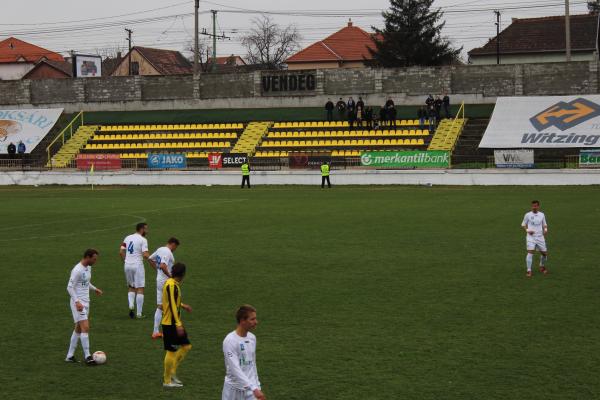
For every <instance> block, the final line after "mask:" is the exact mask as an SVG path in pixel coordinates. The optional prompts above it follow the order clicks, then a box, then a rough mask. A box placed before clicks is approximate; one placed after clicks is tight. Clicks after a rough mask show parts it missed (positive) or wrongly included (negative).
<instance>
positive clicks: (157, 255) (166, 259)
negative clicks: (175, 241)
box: [150, 246, 175, 284]
mask: <svg viewBox="0 0 600 400" xmlns="http://www.w3.org/2000/svg"><path fill="white" fill-rule="evenodd" d="M150 259H151V260H154V262H156V282H162V283H163V284H164V283H165V282H166V281H167V279H169V277H168V276H167V275H165V273H164V272H163V270H162V269H160V264H165V265H166V266H167V269H168V270H169V273H171V272H172V271H173V264H175V257H174V256H173V252H172V251H171V249H169V248H168V247H167V246H164V247H160V248H159V249H157V250H156V251H155V252H154V253H152V255H151V256H150Z"/></svg>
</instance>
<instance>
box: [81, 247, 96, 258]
mask: <svg viewBox="0 0 600 400" xmlns="http://www.w3.org/2000/svg"><path fill="white" fill-rule="evenodd" d="M96 254H100V253H98V250H96V249H87V250H86V251H85V252H84V253H83V258H92V257H94V256H95V255H96Z"/></svg>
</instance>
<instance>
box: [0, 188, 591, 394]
mask: <svg viewBox="0 0 600 400" xmlns="http://www.w3.org/2000/svg"><path fill="white" fill-rule="evenodd" d="M0 195H1V198H2V208H1V209H0V243H1V246H2V262H1V263H0V271H1V275H0V276H1V277H2V278H1V279H0V304H1V305H2V311H3V312H2V314H3V315H4V317H3V318H2V329H1V330H0V332H1V333H0V342H1V355H2V358H1V361H0V393H1V396H0V397H1V398H3V399H11V400H14V399H220V395H221V388H222V381H223V375H224V366H223V355H222V351H221V344H222V340H223V338H224V336H225V335H226V334H227V333H228V332H230V331H231V330H233V328H234V325H235V321H234V319H233V312H234V310H235V308H236V306H238V305H239V304H242V303H250V304H252V305H254V306H255V307H257V309H258V318H259V321H260V323H259V326H258V329H257V330H256V332H255V333H256V335H257V337H258V354H257V361H258V371H259V375H260V378H261V382H262V384H263V389H264V392H265V394H266V395H267V397H268V398H269V399H278V400H281V399H284V400H291V399H302V400H306V399H323V400H330V399H331V400H335V399H352V400H355V399H386V400H388V399H415V400H423V399H478V400H479V399H502V400H506V399H511V400H512V399H527V400H532V399H540V400H542V399H543V400H548V399H557V400H558V399H560V400H564V399H598V398H600V379H599V376H600V345H599V344H598V338H600V312H599V310H600V269H599V267H598V264H596V262H597V260H598V248H599V247H598V246H599V245H598V240H599V239H600V224H599V223H598V221H600V206H599V204H600V188H599V187H568V188H558V187H546V188H542V187H530V188H523V187H506V188H499V187H498V188H458V187H429V188H428V187H335V188H334V189H332V190H321V189H320V188H318V187H259V188H256V189H252V190H250V191H241V190H240V189H237V188H218V187H210V188H206V187H173V188H157V187H142V188H135V187H108V188H97V189H96V190H94V191H92V190H90V188H70V187H48V188H46V187H41V188H2V189H0ZM534 198H536V199H539V200H541V202H542V210H543V211H545V212H546V215H547V219H548V223H549V228H550V233H549V235H548V238H547V240H548V245H549V250H550V256H549V261H548V267H549V270H550V274H549V275H548V276H545V277H544V276H542V275H541V274H540V273H538V272H537V269H535V270H534V271H535V273H534V276H533V278H532V279H527V278H526V277H525V266H524V262H525V260H524V259H525V251H524V246H525V237H524V233H523V231H522V230H521V228H520V223H521V221H522V218H523V215H524V213H525V212H527V211H528V209H529V203H530V200H532V199H534ZM142 220H145V221H147V222H148V224H149V234H148V240H149V243H150V247H151V250H154V249H156V248H157V247H159V246H160V245H162V244H163V243H165V241H166V239H167V238H168V237H169V236H171V235H174V236H176V237H178V238H179V239H180V241H181V247H180V248H179V249H178V250H177V252H176V253H175V257H176V259H177V260H178V261H182V262H185V263H186V264H187V266H188V275H187V277H186V280H185V281H184V283H183V285H182V290H183V298H184V301H185V302H186V303H189V304H190V305H192V307H193V308H194V310H193V312H192V313H191V314H186V313H184V315H183V319H184V323H185V324H186V327H187V330H188V332H189V335H190V339H191V341H192V344H193V349H192V351H191V352H190V354H189V355H188V358H187V359H186V360H185V361H184V362H183V364H182V365H181V367H180V369H179V373H178V375H179V377H180V378H181V380H182V381H184V383H185V387H184V388H182V389H179V390H175V391H165V390H163V388H162V386H161V375H162V361H163V357H164V353H163V350H162V343H161V342H159V341H152V340H151V338H150V334H151V331H152V323H153V321H152V315H153V312H154V304H155V275H154V272H153V271H152V270H151V269H150V268H149V267H148V268H147V269H146V283H147V293H146V302H145V314H146V315H147V316H148V318H146V319H145V320H130V319H129V318H128V316H127V296H126V287H125V282H124V274H123V266H122V264H121V262H120V259H119V257H118V248H119V245H120V243H121V241H122V239H123V238H124V237H125V236H126V235H127V234H129V233H131V232H132V231H133V230H134V229H133V228H134V225H135V223H137V222H139V221H142ZM88 247H95V248H97V249H98V250H99V251H100V259H99V262H98V264H97V265H96V266H95V267H94V270H93V279H92V282H93V283H94V284H95V285H96V286H98V287H100V288H102V289H103V290H104V292H105V294H104V296H102V297H96V296H92V304H91V320H90V322H91V327H92V329H91V333H90V340H91V347H92V351H96V350H102V351H105V352H106V353H107V355H108V363H107V364H106V365H103V366H98V367H85V366H84V365H82V364H78V365H71V364H69V365H68V364H65V363H64V361H63V360H64V358H65V354H66V350H67V347H68V341H69V337H70V335H71V330H72V318H71V312H70V309H69V306H68V294H67V292H66V285H67V280H68V277H69V273H70V270H71V268H72V267H73V266H74V265H75V264H76V263H77V262H78V261H79V259H80V257H81V253H82V252H83V250H84V249H85V248H88ZM536 263H537V257H536ZM77 356H78V357H79V358H81V357H82V355H81V347H79V349H78V353H77Z"/></svg>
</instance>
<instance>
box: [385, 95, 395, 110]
mask: <svg viewBox="0 0 600 400" xmlns="http://www.w3.org/2000/svg"><path fill="white" fill-rule="evenodd" d="M392 107H396V105H395V104H394V100H392V98H391V97H388V99H387V101H386V102H385V108H392Z"/></svg>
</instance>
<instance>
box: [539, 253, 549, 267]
mask: <svg viewBox="0 0 600 400" xmlns="http://www.w3.org/2000/svg"><path fill="white" fill-rule="evenodd" d="M547 259H548V256H544V255H542V256H541V257H540V267H545V266H546V260H547Z"/></svg>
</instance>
